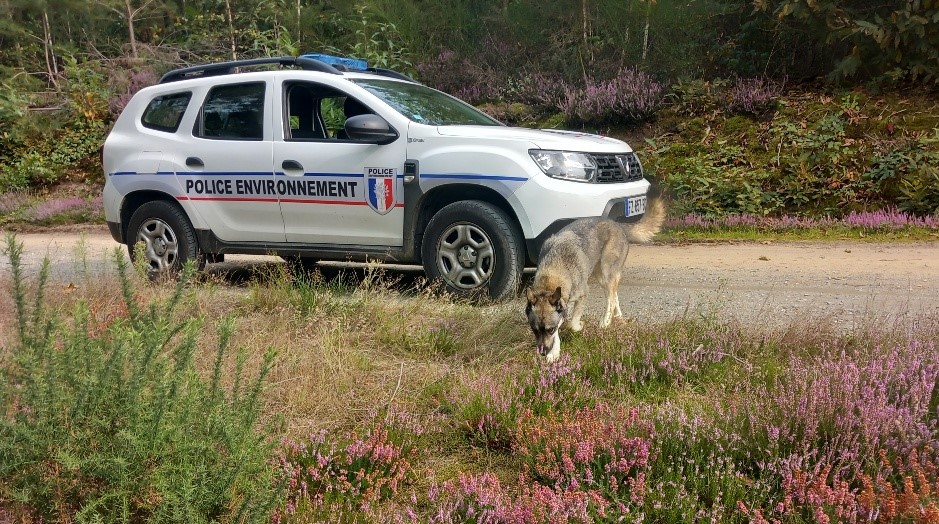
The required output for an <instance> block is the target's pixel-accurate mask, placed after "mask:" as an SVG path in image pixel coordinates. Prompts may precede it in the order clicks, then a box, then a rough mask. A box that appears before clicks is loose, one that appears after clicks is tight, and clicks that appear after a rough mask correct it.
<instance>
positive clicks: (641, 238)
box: [625, 197, 665, 244]
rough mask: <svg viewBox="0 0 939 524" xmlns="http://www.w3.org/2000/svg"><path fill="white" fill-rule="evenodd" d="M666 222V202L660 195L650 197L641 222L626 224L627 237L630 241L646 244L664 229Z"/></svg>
mask: <svg viewBox="0 0 939 524" xmlns="http://www.w3.org/2000/svg"><path fill="white" fill-rule="evenodd" d="M664 222H665V202H664V201H663V200H662V198H660V197H650V198H649V201H648V203H647V204H646V212H645V214H644V215H642V218H640V219H639V222H636V223H635V224H630V225H628V226H626V228H625V231H626V238H628V239H629V241H630V242H635V243H637V244H645V243H647V242H649V241H651V240H652V238H653V237H655V235H657V234H658V233H659V231H661V230H662V224H663V223H664Z"/></svg>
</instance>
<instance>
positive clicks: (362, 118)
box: [344, 114, 398, 145]
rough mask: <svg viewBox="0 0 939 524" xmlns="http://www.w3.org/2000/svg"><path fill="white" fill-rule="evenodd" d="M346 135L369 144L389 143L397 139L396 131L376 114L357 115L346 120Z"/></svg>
mask: <svg viewBox="0 0 939 524" xmlns="http://www.w3.org/2000/svg"><path fill="white" fill-rule="evenodd" d="M344 127H345V130H346V136H348V137H349V138H351V139H352V140H356V141H359V142H367V143H369V144H378V145H384V144H390V143H392V142H394V141H395V140H397V139H398V132H397V131H395V130H394V129H392V128H391V125H390V124H389V123H388V121H387V120H385V119H384V118H382V117H380V116H378V115H372V114H369V115H357V116H353V117H350V118H348V119H347V120H346V124H345V126H344Z"/></svg>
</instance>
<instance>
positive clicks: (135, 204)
mask: <svg viewBox="0 0 939 524" xmlns="http://www.w3.org/2000/svg"><path fill="white" fill-rule="evenodd" d="M156 200H163V201H166V202H169V203H171V204H173V205H175V206H177V207H179V208H180V209H181V210H182V212H183V214H185V215H186V217H187V218H188V219H189V223H190V224H191V223H192V218H191V217H189V213H187V212H186V210H185V209H184V208H183V206H181V205H180V204H179V201H177V200H176V199H175V198H173V197H172V196H171V195H169V194H168V193H164V192H162V191H156V190H152V189H144V190H140V191H134V192H132V193H128V194H127V195H126V196H125V197H124V201H123V202H121V238H122V239H126V238H127V228H128V227H129V226H130V219H131V217H132V216H134V213H135V212H136V211H137V210H138V209H140V206H142V205H144V204H146V203H147V202H153V201H156Z"/></svg>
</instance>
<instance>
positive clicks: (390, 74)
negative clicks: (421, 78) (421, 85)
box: [365, 67, 417, 83]
mask: <svg viewBox="0 0 939 524" xmlns="http://www.w3.org/2000/svg"><path fill="white" fill-rule="evenodd" d="M365 71H366V72H368V73H374V74H376V75H380V76H387V77H388V78H397V79H398V80H407V81H408V82H414V83H417V80H414V79H413V78H411V77H409V76H408V75H406V74H404V73H399V72H397V71H393V70H391V69H382V68H380V67H369V68H368V69H366V70H365Z"/></svg>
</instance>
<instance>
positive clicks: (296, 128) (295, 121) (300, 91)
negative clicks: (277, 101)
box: [284, 82, 372, 140]
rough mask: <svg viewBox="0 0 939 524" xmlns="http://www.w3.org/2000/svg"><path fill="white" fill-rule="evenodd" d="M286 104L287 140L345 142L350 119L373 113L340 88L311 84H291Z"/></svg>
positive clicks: (285, 131) (285, 135) (287, 89)
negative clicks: (338, 140)
mask: <svg viewBox="0 0 939 524" xmlns="http://www.w3.org/2000/svg"><path fill="white" fill-rule="evenodd" d="M284 101H285V104H286V107H285V108H284V115H285V117H286V119H285V122H286V125H285V129H284V137H285V138H286V139H287V140H334V139H340V140H343V139H346V138H347V137H346V136H345V132H344V131H343V126H344V125H345V123H346V119H347V118H349V117H351V116H356V115H361V114H366V113H371V112H372V111H371V110H370V109H369V108H368V107H366V106H365V105H363V104H361V103H359V102H358V101H356V100H355V99H354V98H352V97H349V96H347V95H346V94H345V93H343V92H341V91H339V90H337V89H334V88H331V87H327V86H323V85H318V84H313V83H308V82H303V83H300V82H297V83H290V84H287V85H286V86H285V96H284Z"/></svg>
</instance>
